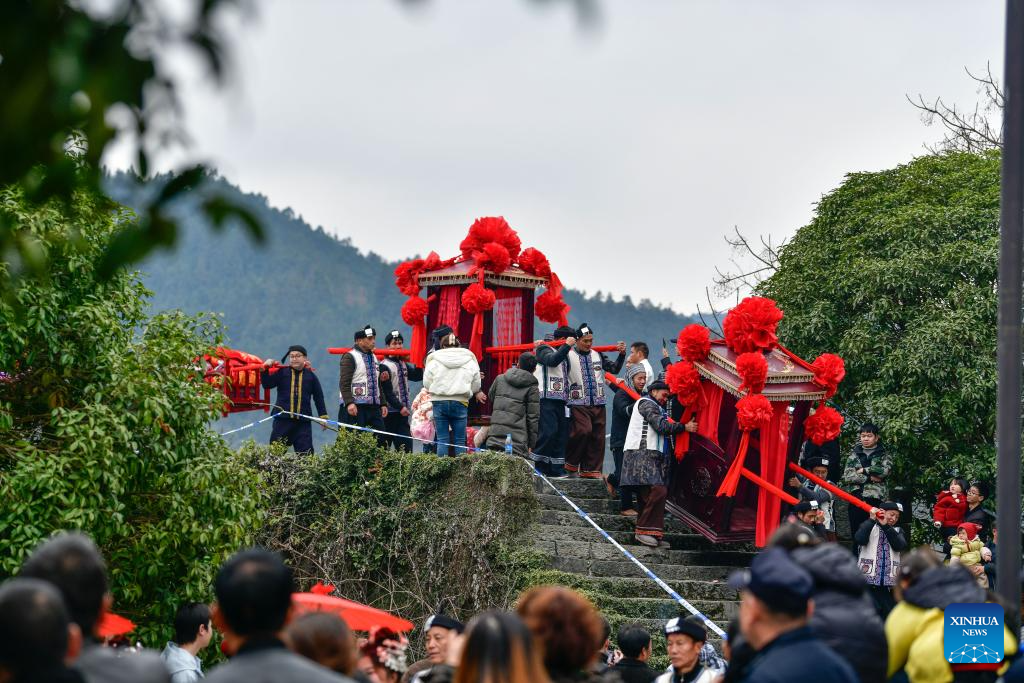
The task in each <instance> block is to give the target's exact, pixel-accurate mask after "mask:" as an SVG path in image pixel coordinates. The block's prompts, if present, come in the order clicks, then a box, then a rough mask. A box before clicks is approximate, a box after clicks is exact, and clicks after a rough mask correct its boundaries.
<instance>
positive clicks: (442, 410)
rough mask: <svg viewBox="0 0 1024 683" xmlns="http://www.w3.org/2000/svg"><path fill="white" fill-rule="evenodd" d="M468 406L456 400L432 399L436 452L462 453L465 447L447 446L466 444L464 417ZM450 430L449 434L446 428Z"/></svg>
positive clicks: (467, 412)
mask: <svg viewBox="0 0 1024 683" xmlns="http://www.w3.org/2000/svg"><path fill="white" fill-rule="evenodd" d="M468 416H469V408H468V407H467V406H466V405H465V404H463V403H459V402H458V401H434V430H435V431H436V432H437V454H438V455H440V456H445V455H449V454H450V455H462V454H463V453H465V452H466V449H465V448H451V449H449V448H448V444H451V445H452V446H465V445H466V418H467V417H468ZM449 429H450V430H451V435H449V434H448V430H449Z"/></svg>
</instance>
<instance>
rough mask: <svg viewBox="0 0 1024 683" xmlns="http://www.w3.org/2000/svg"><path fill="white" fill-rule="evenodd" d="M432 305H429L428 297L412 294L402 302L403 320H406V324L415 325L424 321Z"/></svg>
mask: <svg viewBox="0 0 1024 683" xmlns="http://www.w3.org/2000/svg"><path fill="white" fill-rule="evenodd" d="M429 310H430V307H429V306H428V305H427V301H426V299H423V298H422V297H418V296H411V297H409V298H408V299H406V300H405V303H404V304H402V320H404V321H405V324H406V325H415V324H416V323H422V322H423V319H424V318H425V317H427V312H428V311H429Z"/></svg>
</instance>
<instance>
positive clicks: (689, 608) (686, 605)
mask: <svg viewBox="0 0 1024 683" xmlns="http://www.w3.org/2000/svg"><path fill="white" fill-rule="evenodd" d="M533 472H534V474H535V475H537V476H538V477H540V478H541V480H543V481H544V483H545V484H547V485H548V486H550V487H551V490H553V491H554V492H555V493H557V494H558V495H559V496H561V497H562V500H564V501H565V502H566V503H568V504H569V506H570V507H571V508H572V509H573V510H575V511H576V514H577V515H579V516H580V517H582V518H583V520H584V521H585V522H587V523H588V524H590V526H592V527H594V528H595V529H597V531H598V533H600V534H601V535H602V536H604V538H605V540H606V541H608V542H609V543H611V544H612V545H613V546H615V547H616V548H618V550H619V552H621V553H622V554H623V555H625V556H626V557H627V558H628V559H629V560H630V561H631V562H632V563H633V564H635V565H636V566H637V567H639V568H640V570H641V571H642V572H643V573H644V574H646V575H647V578H649V579H651V580H652V581H654V582H655V583H656V584H658V586H659V587H660V588H661V589H662V590H663V591H665V592H666V593H668V594H669V596H670V597H671V598H672V599H673V600H675V601H676V602H678V603H679V604H680V605H682V606H683V607H684V608H685V609H686V610H687V611H688V612H690V614H693V615H694V616H698V617H700V618H701V619H703V620H704V623H705V624H706V625H707V627H708V628H709V629H711V630H712V631H714V632H715V633H716V634H718V636H719V637H720V638H725V631H723V630H722V629H720V628H719V627H718V625H717V624H715V622H713V621H711V620H710V619H708V618H707V617H706V616H704V614H703V613H702V612H701V611H700V610H698V609H697V608H696V607H694V606H693V605H692V604H691V603H690V602H689V601H688V600H687V599H686V598H684V597H683V596H681V595H680V594H679V593H677V592H676V591H674V590H673V589H672V587H671V586H669V585H668V584H667V583H665V582H664V581H662V580H661V577H659V576H658V575H657V574H655V573H654V572H652V571H651V570H650V569H648V568H647V566H646V565H645V564H644V563H643V562H641V561H640V560H638V559H637V558H636V556H635V555H634V554H633V553H631V552H629V551H628V550H626V548H624V547H623V546H622V545H621V544H619V542H618V541H616V540H615V539H614V538H612V536H611V534H609V533H608V532H607V531H605V530H604V529H602V528H601V526H600V525H599V524H598V523H597V522H595V521H594V520H593V519H591V518H590V515H588V514H587V513H586V512H584V511H583V510H582V509H580V507H579V506H578V505H576V503H574V502H572V500H571V499H570V498H569V497H568V496H566V495H565V494H564V493H562V492H561V491H559V490H558V488H556V487H555V485H554V484H552V483H551V481H550V480H549V479H548V478H547V477H545V476H544V475H543V474H541V473H540V472H539V471H538V470H536V469H534V471H533Z"/></svg>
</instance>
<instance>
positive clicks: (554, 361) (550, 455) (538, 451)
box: [530, 326, 576, 478]
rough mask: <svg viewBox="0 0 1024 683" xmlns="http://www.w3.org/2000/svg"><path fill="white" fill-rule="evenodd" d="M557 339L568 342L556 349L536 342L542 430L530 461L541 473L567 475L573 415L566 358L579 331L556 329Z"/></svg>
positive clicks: (538, 433) (566, 327)
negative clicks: (566, 404) (566, 455)
mask: <svg viewBox="0 0 1024 683" xmlns="http://www.w3.org/2000/svg"><path fill="white" fill-rule="evenodd" d="M553 338H554V339H556V340H558V339H562V340H565V343H564V344H562V345H561V346H559V347H557V348H554V347H551V346H548V345H547V344H546V343H544V342H543V341H536V342H534V347H535V350H534V352H535V353H536V355H537V369H536V370H534V373H533V376H534V377H536V378H537V385H538V387H539V389H540V428H539V429H538V431H537V443H536V445H535V446H534V447H533V451H532V452H531V453H530V459H532V460H533V462H534V465H535V466H536V468H537V469H538V470H540V473H541V474H545V475H547V476H549V477H555V478H560V477H564V476H565V446H566V444H567V443H568V442H569V415H568V410H567V409H566V407H565V402H566V400H567V399H568V398H569V384H568V382H569V364H568V361H566V357H567V356H568V355H569V351H570V350H571V349H572V347H573V344H575V343H576V331H575V330H574V329H572V328H571V327H568V326H562V327H559V328H558V329H557V330H555V334H554V337H553Z"/></svg>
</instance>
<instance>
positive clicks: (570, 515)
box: [537, 510, 694, 534]
mask: <svg viewBox="0 0 1024 683" xmlns="http://www.w3.org/2000/svg"><path fill="white" fill-rule="evenodd" d="M588 514H589V513H588ZM589 516H590V518H591V519H593V520H594V522H595V523H597V525H598V526H600V527H601V528H602V529H604V530H605V531H633V530H634V529H636V522H635V521H634V520H635V519H636V518H635V517H634V518H629V517H623V516H622V515H611V514H601V513H595V514H592V515H589ZM537 521H538V522H539V523H541V524H558V525H561V526H576V527H578V526H586V527H590V528H593V527H591V526H590V524H588V523H587V522H586V521H585V520H584V519H583V518H582V517H580V516H579V515H578V514H576V512H575V511H574V510H564V511H563V510H541V511H540V518H539V519H538V520H537ZM665 530H666V531H671V532H674V533H691V534H692V533H694V532H693V531H691V530H690V527H688V526H686V525H685V524H683V523H682V522H680V521H679V520H677V519H675V518H673V517H670V516H668V515H666V516H665Z"/></svg>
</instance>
